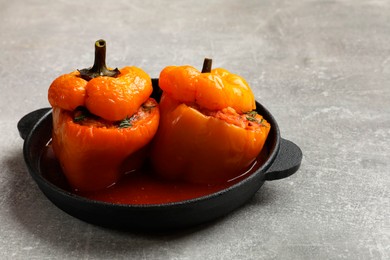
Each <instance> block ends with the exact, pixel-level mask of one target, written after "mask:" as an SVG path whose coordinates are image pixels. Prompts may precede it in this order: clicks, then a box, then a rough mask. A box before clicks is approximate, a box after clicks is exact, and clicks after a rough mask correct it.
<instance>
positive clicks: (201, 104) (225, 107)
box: [152, 59, 271, 183]
mask: <svg viewBox="0 0 390 260" xmlns="http://www.w3.org/2000/svg"><path fill="white" fill-rule="evenodd" d="M159 86H160V87H161V89H162V90H163V94H162V97H161V101H160V113H161V119H160V125H159V129H158V132H157V134H156V136H155V140H154V141H153V148H152V163H153V166H154V169H155V171H156V173H157V174H159V175H160V176H162V177H164V178H168V179H181V180H186V181H190V182H195V183H220V182H225V181H229V180H231V179H234V178H236V177H238V176H240V175H241V174H243V173H244V172H245V171H246V170H247V169H248V167H250V166H251V164H252V163H253V162H254V160H255V159H256V157H257V156H258V155H259V153H260V151H261V150H262V147H263V145H264V143H265V140H266V138H267V135H268V132H269V130H270V127H271V126H270V124H269V123H268V122H267V121H266V120H265V119H263V117H262V116H261V115H259V114H257V113H256V111H255V108H256V103H255V98H254V95H253V93H252V91H251V89H250V87H249V86H248V84H247V83H246V81H245V80H244V79H243V78H242V77H240V76H238V75H235V74H232V73H230V72H228V71H227V70H225V69H213V70H211V60H209V59H206V60H205V63H204V66H203V70H202V72H200V71H199V70H197V69H196V68H194V67H191V66H169V67H166V68H165V69H164V70H163V71H162V72H161V73H160V78H159Z"/></svg>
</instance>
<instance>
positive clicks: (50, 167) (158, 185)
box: [40, 145, 268, 205]
mask: <svg viewBox="0 0 390 260" xmlns="http://www.w3.org/2000/svg"><path fill="white" fill-rule="evenodd" d="M267 154H268V153H267V152H266V151H265V149H263V151H262V153H261V154H260V155H259V157H258V158H257V160H256V161H255V162H254V163H253V164H252V165H251V166H250V167H249V169H248V170H247V171H245V172H243V173H242V175H240V176H239V177H237V178H235V179H234V180H231V181H229V182H226V183H220V184H212V185H211V184H194V183H186V182H181V181H169V180H163V179H160V178H158V177H157V176H155V175H154V174H153V171H152V170H151V169H148V167H144V168H143V169H141V170H140V171H135V172H131V173H128V174H126V175H125V176H124V177H123V178H122V179H121V180H120V181H119V182H118V183H116V184H115V185H112V186H111V187H108V188H106V189H103V190H99V191H95V192H78V191H76V190H74V189H72V188H71V187H70V186H69V184H68V183H67V181H66V178H65V176H64V174H63V173H62V170H61V167H60V164H59V162H58V160H57V159H56V157H55V155H54V153H53V150H52V148H51V146H50V145H48V146H46V147H45V150H44V151H43V152H42V155H41V160H40V170H41V174H42V176H43V177H44V178H45V179H47V180H48V181H49V182H51V183H53V184H54V185H56V186H57V187H60V188H62V189H64V190H67V191H69V192H72V193H74V194H77V195H79V196H82V197H85V198H88V199H92V200H97V201H104V202H110V203H115V204H129V205H147V204H164V203H170V202H179V201H184V200H189V199H194V198H198V197H202V196H206V195H209V194H212V193H215V192H218V191H220V190H223V189H226V188H228V187H230V186H232V185H234V184H236V183H237V182H239V181H241V180H242V179H244V178H246V177H248V176H249V175H251V174H252V173H253V172H255V171H256V169H258V168H259V167H260V165H262V164H263V163H264V161H265V160H266V159H267V158H268V156H267Z"/></svg>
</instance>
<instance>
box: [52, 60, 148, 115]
mask: <svg viewBox="0 0 390 260" xmlns="http://www.w3.org/2000/svg"><path fill="white" fill-rule="evenodd" d="M64 86H65V87H64ZM152 91H153V87H152V81H151V79H150V77H149V75H148V74H146V73H145V72H144V71H143V70H141V69H139V68H137V67H134V66H131V67H124V68H122V69H120V74H119V76H118V77H97V78H94V79H91V80H90V81H86V80H85V79H83V78H81V77H80V73H79V72H78V71H74V72H72V73H69V74H65V75H62V76H60V77H58V78H57V79H55V80H54V81H53V83H52V84H51V85H50V88H49V95H48V99H49V103H50V104H51V106H52V107H60V108H62V109H65V110H70V111H72V110H74V109H76V108H77V107H79V106H83V107H86V108H87V109H88V110H89V111H90V112H91V113H92V114H94V115H97V116H100V117H102V118H104V119H106V120H110V121H118V120H122V119H124V118H125V117H126V116H131V115H132V114H134V113H135V112H136V111H137V110H138V108H139V107H140V106H141V105H142V104H143V103H144V102H145V101H146V100H147V99H148V98H149V96H150V94H152Z"/></svg>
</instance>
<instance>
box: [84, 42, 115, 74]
mask: <svg viewBox="0 0 390 260" xmlns="http://www.w3.org/2000/svg"><path fill="white" fill-rule="evenodd" d="M78 71H79V72H80V76H81V77H82V78H83V79H85V80H87V81H89V80H91V79H93V78H96V77H100V76H107V77H115V76H117V75H118V74H119V73H120V71H119V70H118V68H116V69H114V70H110V69H108V68H107V66H106V41H105V40H97V41H96V42H95V61H94V63H93V66H92V67H91V68H86V69H82V70H78Z"/></svg>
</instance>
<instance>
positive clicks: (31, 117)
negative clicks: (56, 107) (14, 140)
mask: <svg viewBox="0 0 390 260" xmlns="http://www.w3.org/2000/svg"><path fill="white" fill-rule="evenodd" d="M50 110H51V108H50V107H46V108H41V109H38V110H35V111H32V112H30V113H28V114H27V115H25V116H24V117H22V118H21V119H20V120H19V122H18V130H19V135H20V137H22V138H23V140H24V139H26V137H27V136H28V134H29V133H30V131H31V130H32V128H33V126H34V125H35V124H36V123H37V122H38V120H39V119H41V118H42V117H43V116H44V115H45V114H46V113H47V112H49V111H50Z"/></svg>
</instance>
